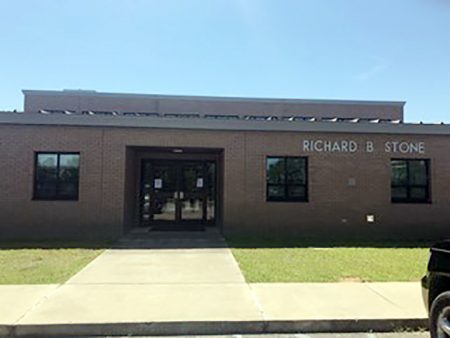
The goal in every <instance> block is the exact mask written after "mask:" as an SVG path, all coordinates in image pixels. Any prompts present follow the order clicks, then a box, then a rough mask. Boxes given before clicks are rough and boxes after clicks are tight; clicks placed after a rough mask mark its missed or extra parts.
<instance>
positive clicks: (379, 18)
mask: <svg viewBox="0 0 450 338" xmlns="http://www.w3.org/2000/svg"><path fill="white" fill-rule="evenodd" d="M21 89H56V90H60V89H94V90H97V91H107V92H129V93H157V94H186V95H218V96H250V97H287V98H318V99H324V98H325V99H326V98H329V99H367V100H399V101H407V105H406V107H405V109H406V110H405V111H406V119H407V120H408V121H419V120H422V121H446V122H450V0H421V1H419V0H377V1H368V0H326V1H325V0H308V1H303V0H292V1H289V0H271V1H269V0H267V1H265V0H259V1H257V0H203V1H200V0H164V1H162V0H161V1H152V0H140V1H139V0H135V1H131V0H129V1H125V0H124V1H120V2H119V1H112V0H108V1H107V0H105V1H99V0H86V1H82V0H76V1H72V0H65V1H61V0H54V1H45V0H39V1H22V0H11V1H6V0H0V109H1V110H6V109H21V108H22V101H23V97H22V93H21Z"/></svg>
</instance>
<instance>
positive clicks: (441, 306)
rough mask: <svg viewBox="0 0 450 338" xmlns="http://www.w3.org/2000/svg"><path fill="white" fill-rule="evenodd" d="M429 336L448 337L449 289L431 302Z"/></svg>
mask: <svg viewBox="0 0 450 338" xmlns="http://www.w3.org/2000/svg"><path fill="white" fill-rule="evenodd" d="M430 334H431V338H450V291H447V292H443V293H441V294H440V295H439V296H438V297H436V299H435V300H434V301H433V304H431V309H430Z"/></svg>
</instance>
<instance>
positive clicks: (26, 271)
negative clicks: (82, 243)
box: [0, 245, 103, 284]
mask: <svg viewBox="0 0 450 338" xmlns="http://www.w3.org/2000/svg"><path fill="white" fill-rule="evenodd" d="M25 247H26V246H25ZM102 251H103V249H101V248H58V249H55V248H20V245H9V246H8V247H7V248H5V247H1V246H0V284H53V283H63V282H65V281H66V280H67V279H69V278H70V277H71V276H73V275H74V274H75V273H76V272H78V271H79V270H80V269H82V268H83V267H84V266H86V264H88V263H89V262H90V261H92V260H93V259H94V258H95V257H97V256H98V255H99V254H100V253H101V252H102Z"/></svg>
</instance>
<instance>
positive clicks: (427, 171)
mask: <svg viewBox="0 0 450 338" xmlns="http://www.w3.org/2000/svg"><path fill="white" fill-rule="evenodd" d="M394 161H403V162H406V182H407V183H406V184H403V185H401V184H393V180H392V162H394ZM420 161H424V162H425V175H426V183H425V185H419V184H411V183H410V163H411V162H420ZM389 165H390V166H389V169H390V177H391V182H390V183H391V203H392V204H431V203H432V197H431V169H430V167H431V160H430V159H429V158H391V160H390V162H389ZM393 188H405V189H406V194H407V197H406V198H394V197H393V195H392V190H393ZM414 188H422V189H425V195H426V197H425V198H424V199H414V198H411V190H412V189H414Z"/></svg>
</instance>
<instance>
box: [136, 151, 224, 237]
mask: <svg viewBox="0 0 450 338" xmlns="http://www.w3.org/2000/svg"><path fill="white" fill-rule="evenodd" d="M216 183H217V179H216V163H215V162H214V161H187V160H156V159H151V160H142V172H141V196H140V211H141V212H140V220H141V222H140V223H141V225H143V226H152V228H155V229H160V230H170V229H175V230H184V229H201V228H203V227H204V226H205V225H214V223H215V219H216V191H217V188H216V185H217V184H216Z"/></svg>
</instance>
